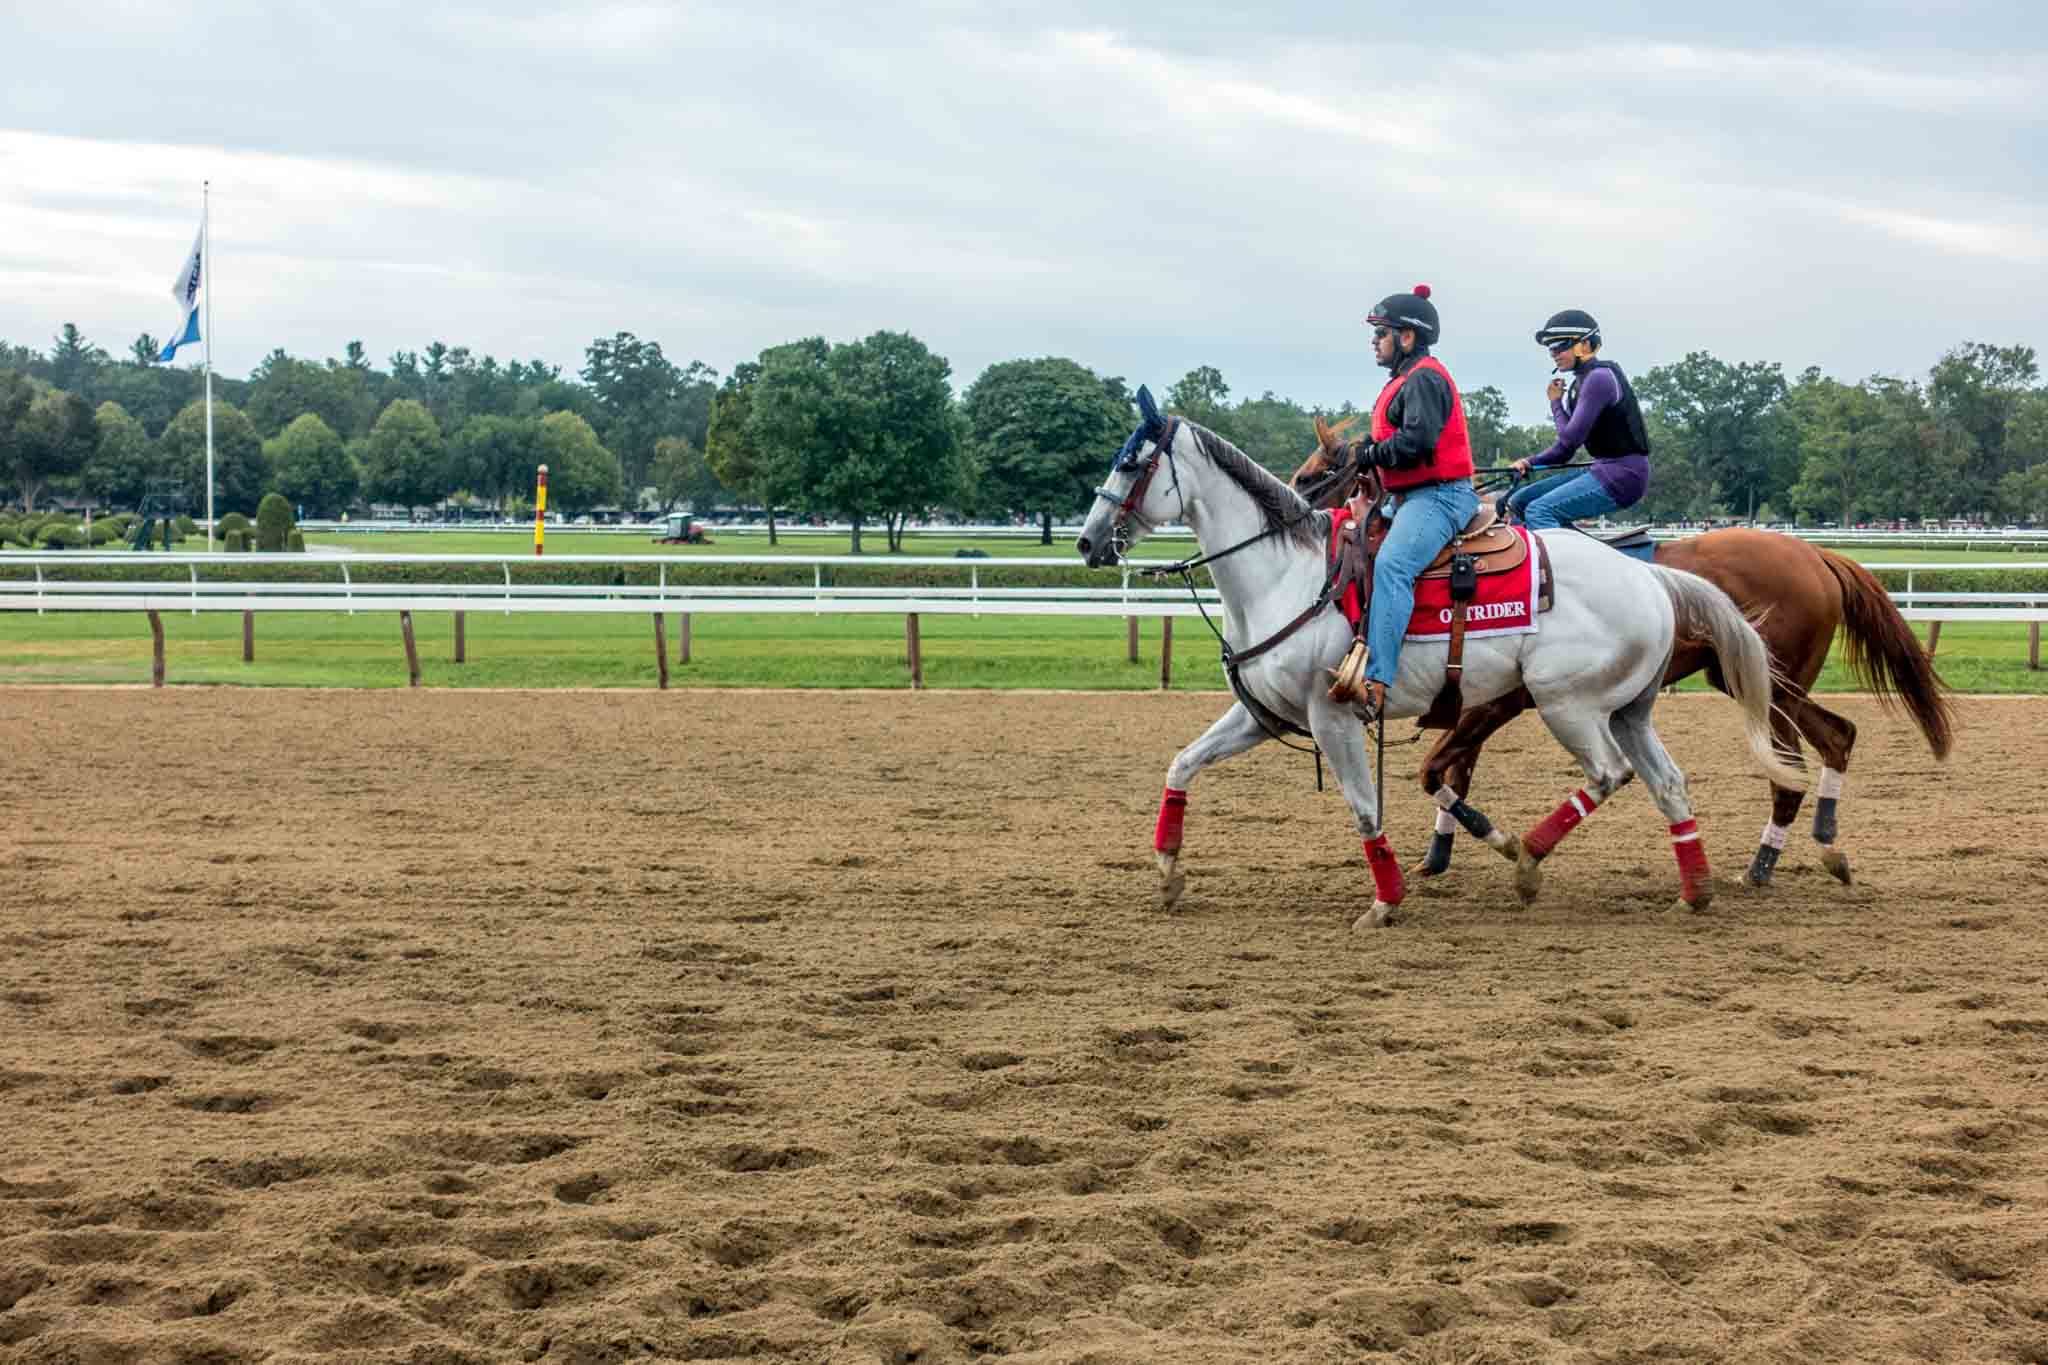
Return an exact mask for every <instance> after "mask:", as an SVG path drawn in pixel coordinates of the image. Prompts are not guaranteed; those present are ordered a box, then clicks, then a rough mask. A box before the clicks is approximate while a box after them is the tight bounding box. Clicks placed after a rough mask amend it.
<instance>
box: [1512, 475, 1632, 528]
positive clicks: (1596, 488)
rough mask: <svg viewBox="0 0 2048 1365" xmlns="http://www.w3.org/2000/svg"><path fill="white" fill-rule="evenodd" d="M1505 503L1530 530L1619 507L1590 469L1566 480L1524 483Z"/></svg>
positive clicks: (1559, 524)
mask: <svg viewBox="0 0 2048 1365" xmlns="http://www.w3.org/2000/svg"><path fill="white" fill-rule="evenodd" d="M1508 506H1510V507H1512V508H1514V510H1515V514H1516V515H1517V516H1518V517H1520V518H1521V519H1522V524H1523V525H1525V526H1527V527H1528V528H1529V529H1530V530H1532V531H1551V530H1555V529H1557V528H1559V527H1565V526H1570V525H1571V524H1572V523H1573V522H1575V521H1585V520H1590V519H1592V518H1594V517H1604V516H1606V515H1607V514H1608V513H1609V512H1618V511H1620V510H1621V504H1619V503H1617V502H1616V501H1615V500H1614V499H1613V498H1612V497H1610V496H1609V495H1608V492H1607V490H1606V489H1605V488H1604V487H1602V486H1601V483H1600V480H1598V479H1597V478H1595V477H1593V471H1592V470H1590V469H1588V470H1587V471H1585V472H1584V473H1583V474H1575V475H1573V476H1572V477H1571V478H1568V479H1555V478H1553V479H1544V480H1542V481H1541V482H1538V483H1530V484H1524V485H1523V486H1522V487H1520V488H1517V489H1516V490H1515V491H1514V493H1513V494H1511V495H1510V496H1509V498H1508Z"/></svg>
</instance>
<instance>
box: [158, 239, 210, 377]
mask: <svg viewBox="0 0 2048 1365" xmlns="http://www.w3.org/2000/svg"><path fill="white" fill-rule="evenodd" d="M205 241H206V225H205V224H203V223H202V224H200V227H199V235H198V236H196V237H194V238H193V239H192V254H191V255H189V256H187V257H186V258H185V265H184V268H183V269H181V270H179V271H178V278H177V279H175V280H173V281H171V297H172V298H174V299H176V300H177V301H178V316H179V317H180V318H181V319H182V321H181V322H180V323H179V324H178V334H177V335H176V336H174V337H172V338H171V339H170V340H169V341H167V342H165V343H164V348H163V350H162V351H160V352H158V353H157V357H156V358H157V360H158V361H169V360H170V359H171V358H172V357H174V356H176V355H177V353H178V348H179V347H180V346H185V345H189V344H191V343H192V342H195V341H197V340H199V282H200V274H201V269H202V266H203V264H204V263H203V262H202V261H201V260H200V259H199V254H200V247H201V246H202V245H203V244H204V243H205Z"/></svg>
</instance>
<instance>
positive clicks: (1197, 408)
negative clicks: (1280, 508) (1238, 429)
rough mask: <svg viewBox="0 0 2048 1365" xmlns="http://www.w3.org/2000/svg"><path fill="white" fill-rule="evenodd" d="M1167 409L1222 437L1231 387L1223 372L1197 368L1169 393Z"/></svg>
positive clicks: (1208, 368)
mask: <svg viewBox="0 0 2048 1365" xmlns="http://www.w3.org/2000/svg"><path fill="white" fill-rule="evenodd" d="M1166 406H1167V410H1168V411H1170V412H1177V413H1179V414H1180V415H1181V416H1183V417H1185V418H1187V419H1188V420H1189V421H1191V422H1196V423H1199V424H1200V425H1202V426H1205V427H1207V428H1209V429H1210V430H1211V431H1215V432H1219V433H1220V432H1221V431H1222V427H1221V425H1220V422H1221V421H1222V420H1224V419H1225V414H1226V413H1227V411H1228V409H1229V407H1230V385H1228V384H1226V383H1224V382H1223V372H1222V371H1221V370H1219V369H1217V368H1216V367H1215V366H1214V365H1197V366H1196V367H1195V368H1194V369H1192V370H1189V371H1188V372H1187V373H1186V374H1184V375H1182V376H1181V379H1180V382H1179V383H1178V384H1175V385H1174V386H1173V387H1172V388H1169V389H1168V390H1167V391H1166ZM1233 444H1235V443H1234V442H1233ZM1290 472H1291V471H1290Z"/></svg>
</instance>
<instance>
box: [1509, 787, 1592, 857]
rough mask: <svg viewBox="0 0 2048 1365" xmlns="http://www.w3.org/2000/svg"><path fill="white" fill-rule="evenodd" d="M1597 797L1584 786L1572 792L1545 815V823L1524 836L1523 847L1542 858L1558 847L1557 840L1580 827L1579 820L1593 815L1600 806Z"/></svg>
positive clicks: (1531, 854) (1532, 854)
mask: <svg viewBox="0 0 2048 1365" xmlns="http://www.w3.org/2000/svg"><path fill="white" fill-rule="evenodd" d="M1599 804H1600V802H1599V800H1598V799H1597V798H1595V797H1594V796H1593V795H1591V794H1590V793H1589V792H1587V791H1586V790H1585V789H1584V788H1581V789H1580V790H1578V791H1575V792H1573V793H1572V794H1571V798H1570V799H1569V800H1567V801H1566V802H1565V803H1564V804H1563V805H1561V806H1559V807H1558V808H1557V809H1556V810H1554V811H1552V812H1550V814H1548V815H1546V816H1544V817H1543V823H1542V824H1540V825H1538V826H1536V828H1534V829H1532V830H1530V831H1529V832H1528V833H1527V834H1526V835H1524V836H1523V837H1522V847H1523V848H1524V849H1525V850H1527V852H1528V854H1529V856H1530V857H1532V858H1541V857H1543V856H1544V855H1545V854H1547V853H1549V852H1550V850H1552V849H1553V848H1556V847H1557V841H1558V840H1560V839H1562V838H1564V836H1565V835H1567V834H1570V833H1571V832H1572V831H1573V830H1575V829H1577V828H1578V827H1579V821H1581V820H1583V819H1585V818H1586V817H1587V816H1589V815H1591V814H1592V813H1593V811H1594V810H1595V809H1596V808H1597V807H1598V806H1599Z"/></svg>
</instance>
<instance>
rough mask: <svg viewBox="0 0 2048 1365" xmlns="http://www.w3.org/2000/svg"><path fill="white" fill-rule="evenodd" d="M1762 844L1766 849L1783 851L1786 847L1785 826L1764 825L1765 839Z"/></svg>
mask: <svg viewBox="0 0 2048 1365" xmlns="http://www.w3.org/2000/svg"><path fill="white" fill-rule="evenodd" d="M1760 842H1762V844H1763V845H1764V847H1766V848H1775V849H1783V848H1784V847H1785V827H1784V826H1783V825H1773V824H1769V823H1766V824H1765V825H1764V835H1763V839H1762V840H1761V841H1760Z"/></svg>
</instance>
